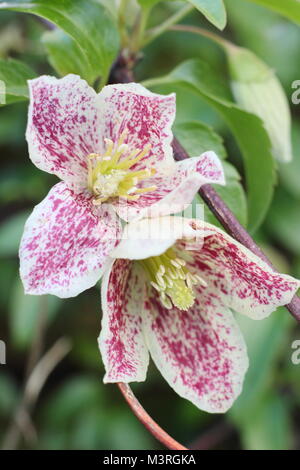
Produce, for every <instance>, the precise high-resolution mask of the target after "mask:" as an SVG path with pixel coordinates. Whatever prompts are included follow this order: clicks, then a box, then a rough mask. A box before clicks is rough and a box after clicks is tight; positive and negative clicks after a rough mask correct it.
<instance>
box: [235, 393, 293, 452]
mask: <svg viewBox="0 0 300 470" xmlns="http://www.w3.org/2000/svg"><path fill="white" fill-rule="evenodd" d="M241 435H242V442H243V444H244V445H243V448H244V449H247V450H288V449H290V448H291V444H292V426H291V419H290V406H289V404H288V401H287V400H285V399H284V398H283V397H281V396H280V395H279V394H273V393H271V395H268V397H266V398H265V399H264V401H263V402H262V403H260V404H259V405H258V406H257V409H256V410H255V412H253V413H252V414H251V416H250V417H249V419H248V421H247V425H245V426H243V428H242V429H241Z"/></svg>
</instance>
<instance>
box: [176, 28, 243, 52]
mask: <svg viewBox="0 0 300 470" xmlns="http://www.w3.org/2000/svg"><path fill="white" fill-rule="evenodd" d="M168 29H169V31H182V32H184V33H193V34H198V35H199V36H204V37H206V38H208V39H210V40H211V41H213V42H215V43H216V44H218V45H219V46H222V47H224V48H225V49H226V48H231V49H232V48H236V46H235V45H234V44H233V43H232V42H230V41H228V40H227V39H224V38H222V37H221V36H218V35H217V34H215V33H213V32H212V31H208V30H207V29H204V28H199V27H198V26H191V25H185V24H176V25H173V26H170V27H169V28H168Z"/></svg>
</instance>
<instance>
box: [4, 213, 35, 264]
mask: <svg viewBox="0 0 300 470" xmlns="http://www.w3.org/2000/svg"><path fill="white" fill-rule="evenodd" d="M29 213H30V212H29V211H24V212H21V213H19V214H16V215H13V216H12V217H10V218H9V219H7V220H5V221H4V222H3V223H2V224H1V226H0V256H3V257H6V256H16V255H17V253H18V249H19V244H20V240H21V236H22V233H23V230H24V224H25V222H26V219H27V218H28V216H29Z"/></svg>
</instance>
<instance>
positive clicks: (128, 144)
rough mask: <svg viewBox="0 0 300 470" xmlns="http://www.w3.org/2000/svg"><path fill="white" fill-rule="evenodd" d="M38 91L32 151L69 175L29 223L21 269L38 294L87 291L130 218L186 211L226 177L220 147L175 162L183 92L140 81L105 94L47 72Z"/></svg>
mask: <svg viewBox="0 0 300 470" xmlns="http://www.w3.org/2000/svg"><path fill="white" fill-rule="evenodd" d="M29 89H30V107H29V115H28V126H27V132H26V137H27V142H28V148H29V156H30V158H31V160H32V161H33V163H34V164H35V165H36V166H37V167H38V168H40V169H41V170H44V171H46V172H48V173H52V174H55V175H56V176H58V177H59V178H60V179H61V180H62V181H61V182H60V183H58V184H56V185H55V186H54V187H53V188H52V189H51V191H50V192H49V194H48V195H47V196H46V198H45V199H44V200H43V201H42V202H41V203H40V204H39V205H38V206H36V208H35V209H34V211H33V213H32V215H31V216H30V217H29V219H28V221H27V223H26V225H25V231H24V235H23V238H22V241H21V246H20V273H21V278H22V281H23V284H24V287H25V291H26V293H28V294H38V295H39V294H46V293H49V294H54V295H57V296H59V297H71V296H75V295H77V294H79V293H80V292H82V291H83V290H85V289H87V288H89V287H91V286H93V285H94V284H95V283H96V282H97V280H98V279H99V278H100V277H101V275H102V273H103V272H104V270H105V268H106V266H107V262H108V258H107V256H108V254H109V252H110V251H111V250H112V249H113V248H114V247H115V246H116V245H117V243H118V242H119V240H120V237H121V233H122V227H121V224H120V219H123V220H125V221H132V220H136V219H141V218H143V217H145V215H147V216H151V217H154V216H160V215H166V214H171V213H176V212H179V211H181V210H182V209H184V208H185V207H186V206H187V205H188V204H189V203H190V202H191V201H192V200H193V197H194V195H195V193H196V192H197V191H198V189H199V187H200V186H201V185H202V184H205V183H219V184H224V176H223V171H222V167H221V164H220V162H219V160H218V157H217V156H216V155H215V154H214V153H213V152H207V153H205V154H203V155H201V156H200V157H194V158H191V159H188V160H186V161H183V162H179V163H175V161H174V159H173V153H172V147H171V142H172V138H173V136H172V132H171V126H172V124H173V121H174V118H175V112H176V108H175V95H174V94H171V95H168V96H163V95H158V94H154V93H151V92H149V91H148V90H147V89H145V88H144V87H142V86H141V85H138V84H136V83H129V84H124V85H123V84H120V85H108V86H106V87H104V88H103V89H102V91H101V92H100V93H99V94H97V93H96V92H95V91H94V89H92V88H91V87H90V86H89V85H88V84H87V83H86V82H85V81H84V80H82V79H80V77H78V76H76V75H67V76H66V77H64V78H62V79H56V78H54V77H49V76H41V77H39V78H37V79H35V80H30V81H29Z"/></svg>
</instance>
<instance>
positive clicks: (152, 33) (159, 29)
mask: <svg viewBox="0 0 300 470" xmlns="http://www.w3.org/2000/svg"><path fill="white" fill-rule="evenodd" d="M193 8H194V7H193V6H191V5H185V6H184V7H182V8H181V9H180V10H178V11H176V13H174V14H173V15H171V16H170V17H169V18H168V19H167V20H166V21H164V22H163V23H161V24H160V25H159V26H156V27H155V28H152V29H149V30H148V31H146V33H145V37H144V40H143V42H142V46H143V47H144V46H146V45H147V44H149V43H150V42H152V41H153V40H154V39H156V38H157V37H158V36H160V35H161V34H163V33H164V32H165V31H167V30H168V29H169V28H170V27H171V26H172V25H174V24H176V23H178V22H179V21H180V20H182V18H184V17H185V16H186V15H188V13H190V12H191V11H192V10H193Z"/></svg>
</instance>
